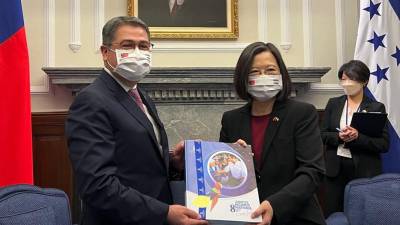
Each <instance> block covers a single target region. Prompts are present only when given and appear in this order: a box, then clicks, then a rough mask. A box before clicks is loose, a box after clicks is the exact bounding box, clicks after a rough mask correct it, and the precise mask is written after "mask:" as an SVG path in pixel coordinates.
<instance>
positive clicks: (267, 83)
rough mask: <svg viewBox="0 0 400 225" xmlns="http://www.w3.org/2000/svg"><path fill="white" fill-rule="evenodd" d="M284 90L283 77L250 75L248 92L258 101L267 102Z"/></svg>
mask: <svg viewBox="0 0 400 225" xmlns="http://www.w3.org/2000/svg"><path fill="white" fill-rule="evenodd" d="M281 90H282V75H280V74H279V75H250V76H249V82H248V84H247V92H248V93H249V94H250V95H251V96H253V98H255V99H256V100H257V101H260V102H265V101H267V100H269V99H271V98H273V97H275V96H276V95H277V94H278V93H279V91H281Z"/></svg>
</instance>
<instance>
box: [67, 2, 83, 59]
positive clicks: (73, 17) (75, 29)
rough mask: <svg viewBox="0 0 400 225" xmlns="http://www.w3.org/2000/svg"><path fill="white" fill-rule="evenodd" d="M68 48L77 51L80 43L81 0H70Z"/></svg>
mask: <svg viewBox="0 0 400 225" xmlns="http://www.w3.org/2000/svg"><path fill="white" fill-rule="evenodd" d="M68 45H69V48H70V49H71V50H72V51H73V52H78V51H79V49H80V48H81V46H82V43H81V1H80V0H70V42H69V44H68Z"/></svg>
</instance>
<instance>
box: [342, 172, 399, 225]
mask: <svg viewBox="0 0 400 225" xmlns="http://www.w3.org/2000/svg"><path fill="white" fill-rule="evenodd" d="M344 214H345V215H346V216H347V219H348V221H349V223H350V224H351V225H381V224H382V225H394V224H400V174H382V175H379V176H376V177H373V178H371V179H367V178H365V179H364V178H363V179H357V180H353V181H351V182H349V183H348V184H347V186H346V188H345V193H344Z"/></svg>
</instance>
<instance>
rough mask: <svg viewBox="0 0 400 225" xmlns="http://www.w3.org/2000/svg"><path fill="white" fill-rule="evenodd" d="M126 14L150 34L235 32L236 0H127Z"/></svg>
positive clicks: (176, 35) (234, 34) (232, 34)
mask: <svg viewBox="0 0 400 225" xmlns="http://www.w3.org/2000/svg"><path fill="white" fill-rule="evenodd" d="M128 15H129V16H136V17H139V18H140V19H142V20H143V21H144V22H145V23H146V24H147V25H148V26H149V28H150V32H151V38H211V39H212V38H222V39H235V38H238V36H239V22H238V0H128Z"/></svg>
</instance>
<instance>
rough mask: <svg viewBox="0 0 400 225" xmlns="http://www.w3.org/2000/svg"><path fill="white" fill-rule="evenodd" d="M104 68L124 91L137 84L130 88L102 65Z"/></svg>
mask: <svg viewBox="0 0 400 225" xmlns="http://www.w3.org/2000/svg"><path fill="white" fill-rule="evenodd" d="M104 70H105V71H106V72H107V73H108V75H110V76H111V77H112V78H114V80H115V81H117V83H118V84H119V85H120V86H121V87H122V88H123V89H124V90H125V91H126V92H128V91H130V90H131V89H135V88H136V87H137V84H135V86H133V87H132V88H131V87H129V86H127V85H125V84H123V83H122V82H121V81H119V80H118V79H117V78H116V77H115V76H114V75H113V74H112V73H111V72H110V70H109V69H107V68H106V67H104Z"/></svg>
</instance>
